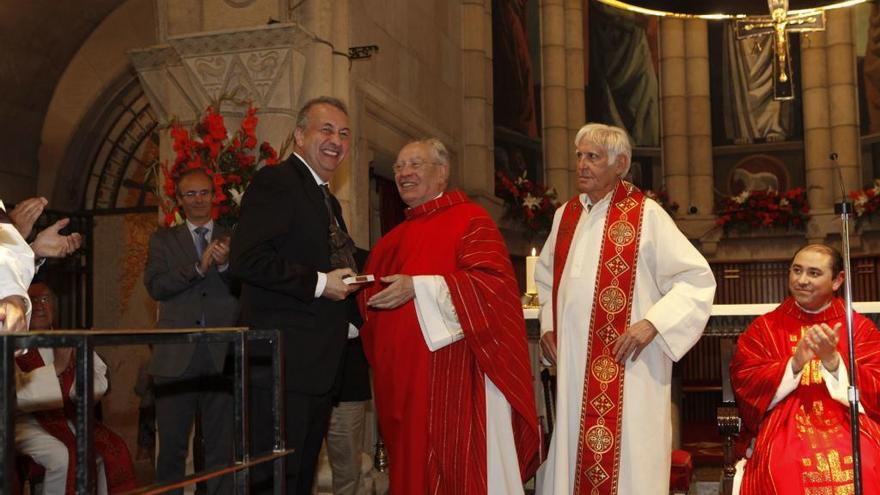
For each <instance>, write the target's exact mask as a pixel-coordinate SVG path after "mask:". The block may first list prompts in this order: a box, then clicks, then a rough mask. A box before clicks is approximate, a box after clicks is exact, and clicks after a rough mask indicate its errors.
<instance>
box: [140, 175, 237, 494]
mask: <svg viewBox="0 0 880 495" xmlns="http://www.w3.org/2000/svg"><path fill="white" fill-rule="evenodd" d="M213 199H214V185H213V183H212V181H211V178H210V177H208V175H207V174H206V173H205V172H204V171H203V170H202V169H191V170H188V171H186V172H185V173H184V174H183V175H182V176H181V177H180V178H179V179H178V180H177V200H178V202H179V204H180V206H181V208H182V209H183V213H184V216H185V217H186V221H185V222H184V223H182V224H180V225H178V226H176V227H172V228H170V229H160V230H158V231H157V232H155V233H154V234H153V235H152V237H150V245H149V254H148V257H147V266H146V269H145V271H144V285H146V288H147V292H149V294H150V296H151V297H152V298H153V299H155V300H156V301H158V302H159V320H158V322H157V323H156V327H157V328H196V327H205V328H211V327H228V326H233V325H234V324H235V322H236V320H237V318H238V300H237V299H236V297H235V296H234V295H233V294H232V293H231V291H230V285H229V284H230V282H229V278H228V274H227V268H228V266H229V265H228V260H229V231H228V230H227V229H225V228H224V227H223V226H221V225H217V224H215V223H214V221H213V220H212V217H211V212H212V208H213ZM227 347H228V344H224V343H215V344H207V343H201V342H200V343H197V344H157V345H155V346H154V347H153V355H152V358H151V359H150V363H149V365H148V371H149V373H150V374H151V375H152V377H153V383H154V385H155V394H156V423H157V429H158V432H159V455H158V459H157V461H156V480H157V481H159V482H167V481H172V480H179V479H181V478H183V476H184V471H185V461H186V453H187V448H188V442H189V432H190V429H191V428H192V425H193V421H194V419H195V417H196V415H198V416H199V418H200V421H201V427H202V430H201V431H202V438H203V439H204V449H203V452H204V453H205V459H204V466H205V468H206V469H211V468H215V467H220V466H225V465H228V464H229V463H230V461H231V459H232V395H231V387H230V381H229V379H228V377H226V376H225V375H224V374H223V368H224V363H225V360H226V350H227ZM207 488H208V493H209V494H215V493H231V492H232V480H231V478H230V477H229V476H225V477H223V478H219V479H217V478H215V479H212V480H209V481H208V482H207ZM177 493H182V491H179V492H177Z"/></svg>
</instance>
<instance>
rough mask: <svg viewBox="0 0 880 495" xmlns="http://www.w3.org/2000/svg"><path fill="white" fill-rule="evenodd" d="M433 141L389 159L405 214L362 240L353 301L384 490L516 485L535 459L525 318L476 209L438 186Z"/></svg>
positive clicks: (441, 149) (501, 250) (444, 173)
mask: <svg viewBox="0 0 880 495" xmlns="http://www.w3.org/2000/svg"><path fill="white" fill-rule="evenodd" d="M449 161H450V157H449V152H448V151H447V149H446V147H445V146H444V145H443V143H441V142H440V141H439V140H437V139H426V140H423V141H415V142H412V143H409V144H407V145H406V146H404V147H403V149H401V150H400V153H399V154H398V156H397V162H396V163H395V164H394V179H395V181H396V183H397V190H398V192H399V193H400V197H401V198H402V199H403V201H404V202H405V203H406V204H407V206H409V208H408V209H407V210H406V221H404V222H403V223H401V224H400V225H398V226H397V227H395V228H394V230H392V231H391V232H389V233H388V234H386V235H385V236H384V237H382V239H380V240H379V242H378V243H377V244H376V246H375V247H374V248H373V250H372V252H371V254H370V258H369V260H368V261H367V266H366V268H365V271H366V272H367V273H372V274H374V275H375V276H376V278H377V283H376V284H375V285H373V286H370V287H365V288H364V290H363V292H362V293H361V297H360V302H361V308H362V311H363V312H364V320H365V321H364V326H363V328H362V329H361V335H362V339H363V345H364V352H365V353H366V355H367V358H368V359H369V361H370V366H371V367H372V369H373V385H374V397H375V402H376V411H377V414H378V416H379V425H380V429H381V431H382V436H383V439H384V440H385V445H386V447H387V449H388V465H389V467H390V469H391V472H390V476H389V479H390V483H391V489H390V491H391V493H438V494H451V493H493V494H494V493H504V494H511V495H514V494H522V493H523V481H524V480H527V479H528V478H530V477H531V476H532V475H533V474H534V471H535V469H536V468H537V463H538V420H537V416H536V412H535V399H534V392H533V390H532V385H531V383H532V376H531V371H530V366H529V356H528V344H527V342H526V332H525V321H524V320H523V313H522V307H521V306H520V299H519V291H518V284H517V282H516V278H515V277H514V274H513V267H512V265H511V263H510V255H509V254H508V252H507V247H506V246H505V244H504V239H503V238H502V237H501V233H500V232H499V231H498V227H497V226H496V225H495V222H493V221H492V218H491V217H490V216H489V215H488V213H486V211H485V210H484V209H483V208H482V207H480V206H479V205H477V204H476V203H474V202H472V201H471V200H470V199H468V198H467V196H465V195H464V193H462V192H461V191H446V186H447V183H448V181H449V168H450V164H449Z"/></svg>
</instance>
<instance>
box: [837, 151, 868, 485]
mask: <svg viewBox="0 0 880 495" xmlns="http://www.w3.org/2000/svg"><path fill="white" fill-rule="evenodd" d="M830 158H831V161H832V162H834V164H835V165H838V163H837V153H831V156H830ZM835 168H836V169H837V174H838V182H839V185H840V189H841V193H842V194H841V201H840V202H839V203H835V204H834V213H835V214H837V215H840V239H841V247H842V249H841V251H842V252H841V254H842V255H843V273H844V281H843V288H844V289H843V298H844V301H845V302H846V335H847V339H848V340H847V342H848V345H849V388H847V394H846V395H847V398H848V399H849V424H850V432H851V434H852V456H853V488H854V491H853V493H854V494H855V495H862V448H861V430H860V429H859V388H858V384H857V383H856V382H857V376H858V373H856V357H855V348H854V347H855V346H854V343H853V317H852V311H853V310H852V282H851V281H850V278H851V275H852V269H851V266H850V254H849V236H850V231H849V219H850V216H851V215H852V212H853V204H852V203H851V202H849V201H847V200H846V192H845V191H844V190H843V174H842V173H841V172H840V167H839V165H838V166H837V167H835Z"/></svg>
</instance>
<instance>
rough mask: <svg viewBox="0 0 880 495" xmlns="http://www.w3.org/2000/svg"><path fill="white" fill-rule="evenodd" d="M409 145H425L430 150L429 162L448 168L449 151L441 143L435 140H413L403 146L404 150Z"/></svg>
mask: <svg viewBox="0 0 880 495" xmlns="http://www.w3.org/2000/svg"><path fill="white" fill-rule="evenodd" d="M411 144H424V145H427V146H428V148H429V149H430V150H431V160H432V161H434V162H437V163H441V164H444V165H446V166H450V165H451V163H450V156H449V150H448V149H447V148H446V145H445V144H443V141H440V140H439V139H437V138H424V139H415V140H413V141H410V142H408V143H406V145H404V148H405V147H407V146H409V145H411Z"/></svg>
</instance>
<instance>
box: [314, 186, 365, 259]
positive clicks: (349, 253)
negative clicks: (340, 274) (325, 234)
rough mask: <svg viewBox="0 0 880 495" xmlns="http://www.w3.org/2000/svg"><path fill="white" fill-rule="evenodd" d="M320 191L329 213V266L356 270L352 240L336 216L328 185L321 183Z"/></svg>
mask: <svg viewBox="0 0 880 495" xmlns="http://www.w3.org/2000/svg"><path fill="white" fill-rule="evenodd" d="M321 193H322V194H323V195H324V206H326V207H327V214H328V215H330V225H329V227H330V235H329V242H330V266H331V267H332V268H351V269H352V270H355V271H357V264H356V263H355V261H354V253H355V251H356V248H355V247H354V241H352V240H351V236H349V235H348V232H346V231H345V230H343V228H342V226H341V225H339V220H338V219H337V218H336V214H335V208H333V200H332V196H333V195H332V194H330V186H329V185H327V184H321Z"/></svg>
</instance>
